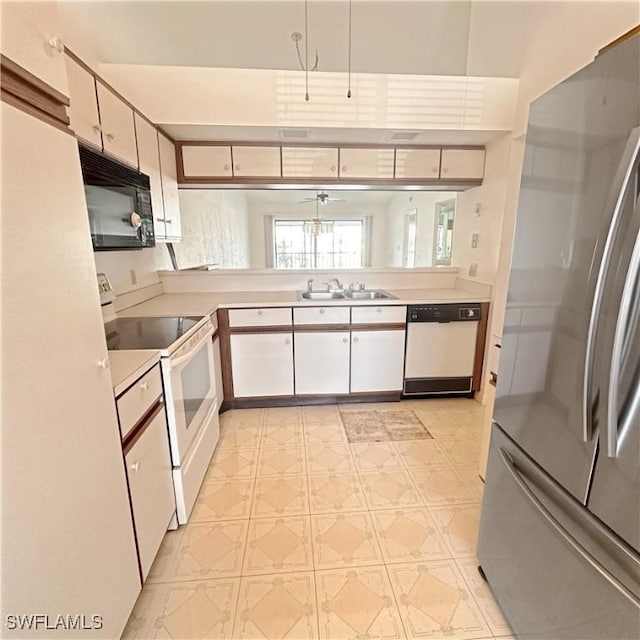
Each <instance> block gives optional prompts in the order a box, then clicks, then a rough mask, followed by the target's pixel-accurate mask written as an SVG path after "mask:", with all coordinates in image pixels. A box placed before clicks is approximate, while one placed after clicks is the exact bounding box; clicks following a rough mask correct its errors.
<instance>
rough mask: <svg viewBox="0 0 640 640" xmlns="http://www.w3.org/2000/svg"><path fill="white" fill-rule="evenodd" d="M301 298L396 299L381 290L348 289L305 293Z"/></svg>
mask: <svg viewBox="0 0 640 640" xmlns="http://www.w3.org/2000/svg"><path fill="white" fill-rule="evenodd" d="M299 297H300V298H302V299H304V300H389V299H395V296H392V295H391V294H390V293H387V292H386V291H382V290H380V289H347V290H346V291H303V292H301V293H300V294H299Z"/></svg>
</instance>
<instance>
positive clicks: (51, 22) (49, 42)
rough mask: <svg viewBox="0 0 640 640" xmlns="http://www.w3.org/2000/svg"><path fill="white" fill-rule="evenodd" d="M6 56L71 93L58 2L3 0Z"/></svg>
mask: <svg viewBox="0 0 640 640" xmlns="http://www.w3.org/2000/svg"><path fill="white" fill-rule="evenodd" d="M0 24H1V25H2V30H1V34H2V35H1V37H0V43H1V46H2V55H4V56H6V57H7V58H9V60H11V61H13V62H15V63H16V64H19V65H20V66H21V67H23V68H24V69H26V70H27V71H29V72H30V73H32V74H33V75H34V76H37V77H38V78H40V80H42V81H43V82H46V83H47V84H48V85H49V86H50V87H53V88H54V89H55V90H56V91H59V92H60V93H62V94H64V95H65V96H68V95H69V87H68V86H67V73H66V71H65V65H64V45H63V43H62V40H61V39H60V21H59V17H58V9H57V7H56V3H55V2H3V3H2V20H0Z"/></svg>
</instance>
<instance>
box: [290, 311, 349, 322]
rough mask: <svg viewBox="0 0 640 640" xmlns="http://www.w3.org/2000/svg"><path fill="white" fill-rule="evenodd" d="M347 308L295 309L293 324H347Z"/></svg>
mask: <svg viewBox="0 0 640 640" xmlns="http://www.w3.org/2000/svg"><path fill="white" fill-rule="evenodd" d="M349 311H350V310H349V307H304V308H300V307H296V308H294V310H293V324H349V319H350V318H349V316H350V313H349Z"/></svg>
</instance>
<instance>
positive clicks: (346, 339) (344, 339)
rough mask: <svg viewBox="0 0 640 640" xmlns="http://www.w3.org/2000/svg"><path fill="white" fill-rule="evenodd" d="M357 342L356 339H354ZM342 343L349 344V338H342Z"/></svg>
mask: <svg viewBox="0 0 640 640" xmlns="http://www.w3.org/2000/svg"><path fill="white" fill-rule="evenodd" d="M354 340H355V338H354ZM342 342H349V338H342Z"/></svg>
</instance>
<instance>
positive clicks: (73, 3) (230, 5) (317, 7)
mask: <svg viewBox="0 0 640 640" xmlns="http://www.w3.org/2000/svg"><path fill="white" fill-rule="evenodd" d="M557 1H558V0H555V3H556V4H557ZM549 4H553V2H544V1H542V0H536V1H523V2H518V1H515V2H514V1H508V0H506V1H505V0H503V1H500V0H497V1H491V0H472V1H463V0H451V1H442V0H440V1H438V0H433V1H429V0H426V1H416V0H413V1H411V0H409V1H407V0H391V1H388V0H387V1H384V0H354V1H353V4H352V70H353V71H355V72H363V73H399V74H420V75H475V76H494V77H496V76H497V77H517V76H518V74H519V71H520V67H521V62H522V58H523V54H524V51H525V49H526V43H527V38H526V37H525V36H526V33H527V30H528V29H530V28H531V25H532V24H533V22H535V19H536V16H537V15H538V14H539V13H540V11H541V10H542V9H543V8H544V6H545V5H549ZM59 5H60V9H61V13H62V19H63V21H64V23H65V24H67V25H69V29H73V30H74V31H75V32H79V33H82V34H83V36H84V37H86V39H87V40H88V41H90V42H91V43H92V45H93V46H94V47H95V49H96V54H97V57H98V59H99V61H100V62H104V63H118V64H146V65H174V66H205V67H227V68H248V69H282V70H299V69H300V66H299V63H298V59H297V55H296V50H295V45H294V43H293V41H292V40H291V33H292V32H294V31H298V32H301V33H303V34H304V31H305V29H304V1H303V0H291V1H284V2H283V1H280V2H273V1H270V0H257V1H256V0H253V1H246V2H245V1H244V0H234V1H212V2H192V1H180V2H176V1H156V0H149V1H134V2H129V1H126V2H118V1H113V0H112V1H107V2H105V1H96V2H93V1H92V2H79V1H78V0H66V1H65V0H63V1H62V2H60V3H59ZM308 7H309V8H308V43H309V58H310V59H313V58H314V57H315V51H316V50H317V51H318V57H319V69H320V70H321V71H338V72H341V71H346V70H347V66H348V27H347V24H348V23H347V19H348V7H349V4H348V2H347V0H341V1H331V0H327V1H320V0H311V1H310V2H309V5H308ZM301 44H302V45H303V47H302V55H303V57H304V44H305V41H304V40H303V42H302V43H301Z"/></svg>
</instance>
